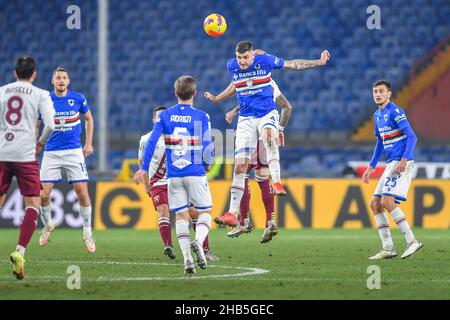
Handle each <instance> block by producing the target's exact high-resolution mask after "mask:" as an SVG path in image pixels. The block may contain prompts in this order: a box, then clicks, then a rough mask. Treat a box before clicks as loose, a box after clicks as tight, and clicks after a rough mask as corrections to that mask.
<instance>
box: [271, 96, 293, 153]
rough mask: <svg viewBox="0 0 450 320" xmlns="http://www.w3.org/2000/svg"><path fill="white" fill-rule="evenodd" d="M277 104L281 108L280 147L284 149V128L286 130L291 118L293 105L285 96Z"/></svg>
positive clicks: (279, 97)
mask: <svg viewBox="0 0 450 320" xmlns="http://www.w3.org/2000/svg"><path fill="white" fill-rule="evenodd" d="M275 102H276V104H277V105H278V106H279V107H281V115H280V123H279V127H278V143H279V146H280V147H284V128H286V126H287V123H288V122H289V119H290V118H291V113H292V105H291V103H290V102H289V101H288V99H286V97H285V96H284V95H283V94H280V95H279V96H278V97H277V99H276V101H275Z"/></svg>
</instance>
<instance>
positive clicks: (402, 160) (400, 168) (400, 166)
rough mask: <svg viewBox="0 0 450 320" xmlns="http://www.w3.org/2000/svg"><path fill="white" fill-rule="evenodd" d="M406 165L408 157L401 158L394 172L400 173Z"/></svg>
mask: <svg viewBox="0 0 450 320" xmlns="http://www.w3.org/2000/svg"><path fill="white" fill-rule="evenodd" d="M407 165H408V159H406V158H402V159H401V160H400V161H399V162H398V164H397V166H396V167H395V173H397V174H400V173H402V172H404V171H405V170H406V166H407Z"/></svg>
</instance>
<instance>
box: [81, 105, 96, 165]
mask: <svg viewBox="0 0 450 320" xmlns="http://www.w3.org/2000/svg"><path fill="white" fill-rule="evenodd" d="M84 120H85V122H86V142H85V143H84V148H83V154H84V156H85V157H88V156H90V155H91V154H92V153H93V152H94V147H93V146H92V139H93V136H94V117H93V116H92V113H91V111H90V110H89V111H88V112H86V114H85V115H84Z"/></svg>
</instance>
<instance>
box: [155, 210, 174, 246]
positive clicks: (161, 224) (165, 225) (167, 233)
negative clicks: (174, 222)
mask: <svg viewBox="0 0 450 320" xmlns="http://www.w3.org/2000/svg"><path fill="white" fill-rule="evenodd" d="M158 228H159V233H160V235H161V239H162V241H163V242H164V245H165V246H167V245H170V246H171V245H172V228H171V226H170V220H169V218H165V217H161V218H159V219H158Z"/></svg>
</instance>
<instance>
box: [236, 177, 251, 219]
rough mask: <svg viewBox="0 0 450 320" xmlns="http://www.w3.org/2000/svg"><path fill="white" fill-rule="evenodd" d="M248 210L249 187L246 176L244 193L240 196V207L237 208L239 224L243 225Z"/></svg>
mask: <svg viewBox="0 0 450 320" xmlns="http://www.w3.org/2000/svg"><path fill="white" fill-rule="evenodd" d="M249 210H250V187H249V185H248V177H246V178H245V188H244V195H243V196H242V200H241V207H240V208H239V212H240V218H239V222H240V224H241V226H243V225H244V219H247V217H248V211H249Z"/></svg>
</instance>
